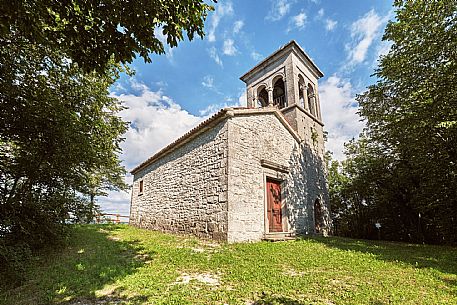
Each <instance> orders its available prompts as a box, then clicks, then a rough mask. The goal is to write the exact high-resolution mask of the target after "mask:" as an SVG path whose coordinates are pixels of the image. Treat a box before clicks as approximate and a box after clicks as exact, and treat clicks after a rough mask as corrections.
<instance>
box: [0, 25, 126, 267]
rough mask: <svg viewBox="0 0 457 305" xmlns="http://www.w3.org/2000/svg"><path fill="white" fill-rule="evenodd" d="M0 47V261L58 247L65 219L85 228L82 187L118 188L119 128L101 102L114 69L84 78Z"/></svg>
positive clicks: (13, 44) (34, 53)
mask: <svg viewBox="0 0 457 305" xmlns="http://www.w3.org/2000/svg"><path fill="white" fill-rule="evenodd" d="M2 42H7V43H8V45H9V46H8V48H1V49H0V58H1V62H0V88H1V91H0V118H1V120H0V192H1V196H0V242H1V243H2V245H3V246H4V247H2V248H1V249H0V251H1V252H2V253H0V256H3V257H7V256H8V255H9V253H11V252H12V251H14V249H16V248H17V244H22V245H24V247H25V246H28V247H29V248H30V249H37V248H40V247H43V246H45V245H50V244H54V243H56V242H59V241H62V240H64V239H65V236H66V234H65V232H66V227H65V222H66V221H67V220H68V218H71V217H74V218H76V220H81V219H86V220H87V213H86V215H85V216H84V215H83V214H84V212H85V211H86V212H87V211H88V210H90V211H89V212H90V213H93V210H94V209H95V207H94V206H93V202H92V206H91V202H90V201H88V200H87V198H86V196H88V195H89V194H91V193H90V191H89V189H88V185H91V186H92V187H91V188H94V187H98V188H105V187H106V185H107V184H109V185H110V187H113V188H124V187H125V184H124V183H123V182H122V179H123V176H124V174H125V169H124V168H123V167H122V166H121V165H120V161H119V159H118V154H119V153H120V146H119V145H120V142H121V141H122V138H121V135H122V134H123V133H124V132H125V130H126V123H125V122H123V121H122V119H121V118H120V117H118V116H117V113H118V112H119V111H120V110H121V109H122V106H121V105H120V104H119V102H118V101H117V100H115V99H113V98H111V97H109V96H108V94H109V92H108V88H109V87H110V85H111V84H112V83H113V82H114V80H115V78H116V74H117V71H118V70H117V67H115V66H113V65H112V69H111V70H110V71H108V72H107V73H105V74H104V75H99V74H97V73H95V72H90V73H86V72H84V71H82V70H81V69H80V68H79V67H78V65H77V64H76V63H73V62H71V61H70V60H68V59H66V58H64V57H63V56H62V55H61V54H60V53H59V51H56V50H53V49H50V48H48V47H46V46H42V45H40V46H38V45H33V44H28V43H27V40H25V39H24V38H23V37H21V36H20V35H16V34H12V35H10V36H8V37H7V38H5V40H3V41H2ZM100 173H103V179H102V180H100V179H99V180H97V181H98V182H97V183H94V182H92V181H93V179H92V178H93V177H94V176H97V175H100ZM84 217H85V218H84ZM18 255H19V254H18ZM4 262H6V263H8V262H10V260H8V259H5V260H4ZM13 267H14V266H13ZM16 273H18V272H16Z"/></svg>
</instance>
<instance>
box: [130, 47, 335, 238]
mask: <svg viewBox="0 0 457 305" xmlns="http://www.w3.org/2000/svg"><path fill="white" fill-rule="evenodd" d="M322 76H323V74H322V72H321V71H320V70H319V69H318V68H317V66H316V65H315V64H314V63H313V62H312V61H311V60H310V58H309V57H308V55H306V53H305V52H304V51H303V50H302V49H301V47H300V46H298V45H297V44H296V42H294V41H291V42H290V43H288V44H286V45H285V46H283V47H282V48H280V49H279V50H278V51H276V52H275V53H273V54H272V55H271V56H269V57H268V58H266V59H265V60H263V61H262V62H261V63H259V64H258V65H257V66H255V67H254V68H252V69H251V70H250V71H249V72H247V73H246V74H245V75H243V76H242V77H241V79H242V80H243V81H244V82H245V83H246V86H247V96H248V107H247V108H226V109H222V110H221V111H219V112H218V113H216V114H215V115H213V116H212V117H211V118H209V119H207V120H206V121H204V122H202V123H201V124H200V125H198V126H197V127H195V128H194V129H193V130H191V131H189V132H188V133H187V134H185V135H183V136H182V137H181V138H179V139H177V140H176V141H175V142H173V143H172V144H170V145H168V146H167V147H165V148H164V149H162V150H161V151H159V152H158V153H156V154H155V155H153V156H152V157H151V158H149V159H148V160H146V161H145V162H143V163H142V164H140V165H139V166H137V167H136V168H135V169H133V170H132V174H133V175H134V182H133V191H132V200H131V208H130V224H131V225H134V226H138V227H141V228H148V229H153V230H160V231H164V232H175V233H184V234H193V235H196V236H198V237H203V238H210V239H215V240H220V241H228V242H245V241H258V240H261V239H264V238H267V239H268V238H275V237H277V236H294V235H298V234H314V233H319V234H328V233H329V228H330V223H331V219H330V213H329V206H328V202H329V198H328V190H327V181H326V172H325V165H324V132H323V123H322V115H321V112H320V100H319V96H318V94H317V79H318V78H319V77H322ZM271 181H274V183H275V184H274V185H275V188H277V190H280V196H278V195H275V196H276V197H274V198H275V199H271V198H273V197H271V196H272V195H271V194H273V190H272V189H271V188H270V190H267V187H266V186H267V185H270V186H271V185H272V184H271V183H272V182H271ZM268 183H269V184H268ZM278 192H279V191H276V194H277V193H278ZM278 198H279V199H278ZM273 200H274V207H273V208H274V209H275V211H276V212H274V213H276V214H272V213H273V212H272V211H273V210H272V209H273V208H272V206H271V202H273ZM267 206H268V208H267ZM278 211H280V212H281V213H280V217H279V218H278V217H277V216H274V217H275V218H274V220H275V221H276V222H273V221H271V223H270V225H271V224H273V223H274V227H271V226H269V222H270V219H272V218H270V217H273V216H272V215H279V214H278ZM270 230H271V231H272V232H270ZM280 230H282V232H278V231H280Z"/></svg>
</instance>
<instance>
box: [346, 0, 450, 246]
mask: <svg viewBox="0 0 457 305" xmlns="http://www.w3.org/2000/svg"><path fill="white" fill-rule="evenodd" d="M395 6H396V8H397V10H396V19H395V20H394V21H391V22H389V23H388V25H387V27H386V31H385V34H384V37H383V39H384V40H389V41H391V43H392V46H391V49H390V51H389V53H388V54H387V55H385V56H383V57H381V59H380V61H379V68H378V69H377V70H376V72H375V75H376V76H377V77H378V81H377V83H376V84H374V85H372V86H370V87H369V88H368V90H367V91H366V92H365V93H363V94H361V95H360V96H358V98H357V100H358V101H359V104H360V110H359V112H360V114H361V116H362V117H363V118H364V119H365V120H366V122H367V130H366V134H365V137H362V139H361V141H362V142H361V141H359V142H358V143H356V144H354V143H353V144H354V145H355V146H354V145H353V147H358V148H360V147H361V145H362V144H363V142H364V143H366V144H367V145H368V146H367V147H369V149H368V153H367V154H366V153H363V152H362V151H360V150H357V149H356V150H354V151H352V152H349V153H348V157H349V158H348V163H347V166H349V163H351V164H352V165H351V167H350V168H347V169H346V171H349V172H351V168H352V169H355V171H353V173H351V175H352V177H351V183H350V184H351V187H352V188H353V189H354V190H363V189H367V187H371V193H372V196H371V199H370V201H369V205H372V206H373V208H374V209H375V211H376V213H378V215H379V217H381V218H383V219H384V222H385V223H386V226H387V227H390V228H389V229H388V230H391V232H392V233H393V232H396V234H397V236H396V237H395V236H391V237H389V238H393V239H402V240H411V241H420V242H422V241H424V240H425V241H427V242H457V238H456V237H457V228H456V227H455V220H456V219H455V215H457V188H456V187H455V186H456V185H457V87H456V86H455V84H456V83H457V74H456V73H455V71H456V70H457V53H456V50H457V1H455V0H451V1H441V0H431V1H430V0H427V1H426V0H418V1H406V0H397V1H395ZM363 145H365V144H363ZM357 181H364V184H360V185H357V183H358V182H357Z"/></svg>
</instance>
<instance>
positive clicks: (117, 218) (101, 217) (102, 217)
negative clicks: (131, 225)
mask: <svg viewBox="0 0 457 305" xmlns="http://www.w3.org/2000/svg"><path fill="white" fill-rule="evenodd" d="M95 222H96V223H106V222H109V223H111V222H113V223H128V222H129V216H125V215H121V214H109V213H100V214H97V215H95Z"/></svg>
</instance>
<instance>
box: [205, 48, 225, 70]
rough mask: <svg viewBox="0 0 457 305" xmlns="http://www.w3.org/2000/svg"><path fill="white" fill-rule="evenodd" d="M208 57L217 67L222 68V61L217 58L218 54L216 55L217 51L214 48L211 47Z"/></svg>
mask: <svg viewBox="0 0 457 305" xmlns="http://www.w3.org/2000/svg"><path fill="white" fill-rule="evenodd" d="M208 52H209V56H210V57H211V58H212V59H214V61H215V62H216V64H218V65H219V66H221V67H222V66H223V65H222V60H221V58H220V57H219V54H217V50H216V48H215V47H211V48H210V49H209V50H208Z"/></svg>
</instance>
